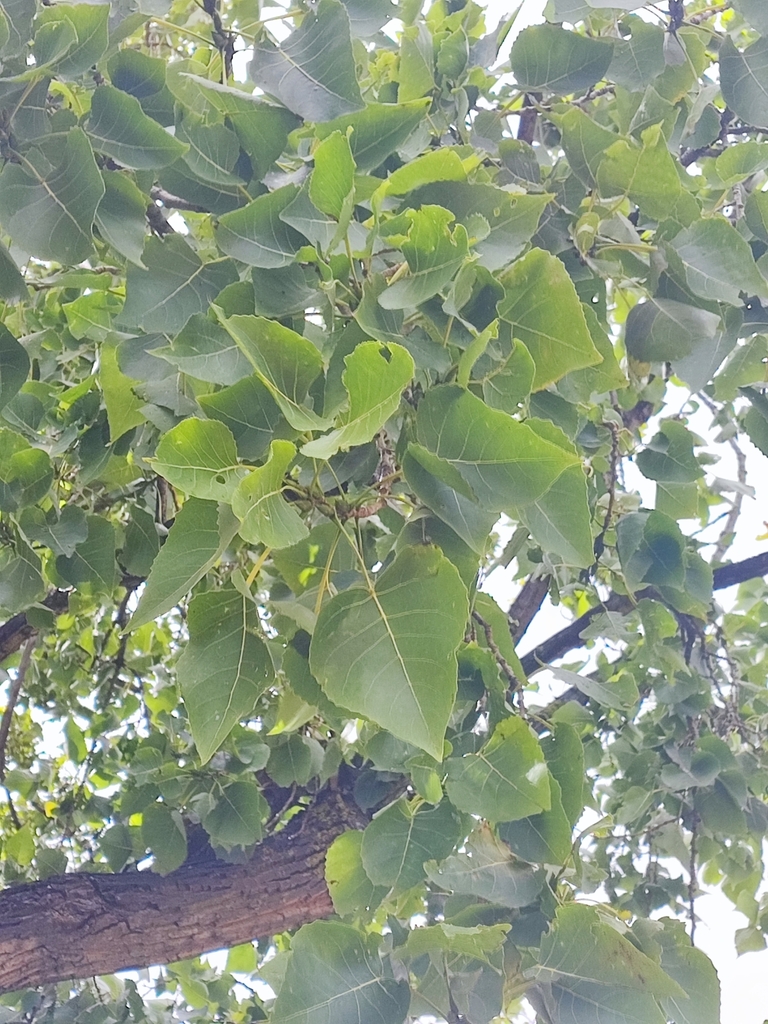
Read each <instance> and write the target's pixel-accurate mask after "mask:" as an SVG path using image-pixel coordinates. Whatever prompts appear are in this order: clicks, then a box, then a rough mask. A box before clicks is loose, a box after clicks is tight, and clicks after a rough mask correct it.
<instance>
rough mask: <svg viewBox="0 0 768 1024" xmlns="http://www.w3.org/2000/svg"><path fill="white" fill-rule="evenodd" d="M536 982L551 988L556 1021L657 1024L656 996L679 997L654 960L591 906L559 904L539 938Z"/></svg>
mask: <svg viewBox="0 0 768 1024" xmlns="http://www.w3.org/2000/svg"><path fill="white" fill-rule="evenodd" d="M534 970H535V977H536V980H537V981H540V982H545V983H547V984H549V985H551V986H552V993H551V998H552V1001H553V1004H554V1005H553V1013H554V1014H555V1015H556V1016H555V1019H556V1020H569V1019H570V1020H578V1021H583V1022H584V1024H598V1022H599V1021H606V1020H610V1021H611V1022H612V1024H613V1022H614V1021H615V1022H616V1024H636V1022H637V1021H643V1024H646V1022H647V1024H663V1022H664V1021H665V1020H666V1015H665V1014H663V1013H661V1011H660V1009H659V1006H658V1003H657V999H663V998H670V997H674V998H678V999H680V998H684V996H685V993H684V992H683V990H682V988H680V986H679V985H678V984H677V983H676V982H674V981H673V980H672V979H671V978H670V977H669V975H667V974H665V973H664V971H663V970H662V969H661V967H659V966H658V964H656V963H654V961H653V960H651V959H650V958H649V957H647V956H646V955H645V954H644V953H641V952H640V950H639V949H637V948H636V947H635V946H633V945H632V943H631V942H629V941H628V940H627V939H625V938H624V937H623V936H622V935H620V934H619V932H618V931H616V929H615V928H612V927H611V926H610V925H609V924H603V923H602V921H601V920H600V917H599V915H598V912H597V911H596V910H594V909H593V908H592V907H585V906H581V905H579V904H575V903H572V904H569V905H567V906H564V907H560V908H559V909H558V911H557V914H556V917H555V923H554V925H553V927H552V928H551V929H550V930H549V932H547V934H546V935H545V936H544V937H543V938H542V941H541V951H540V954H539V964H538V966H537V967H536V968H535V969H534Z"/></svg>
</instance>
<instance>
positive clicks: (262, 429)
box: [198, 335, 292, 462]
mask: <svg viewBox="0 0 768 1024" xmlns="http://www.w3.org/2000/svg"><path fill="white" fill-rule="evenodd" d="M227 337H229V336H228V335H227ZM238 354H240V353H239V350H238ZM248 369H251V367H250V366H249V367H248ZM198 402H199V403H200V406H201V408H202V410H203V412H204V413H205V415H206V416H208V417H209V418H210V419H214V420H221V422H222V423H224V424H225V425H226V426H227V427H229V429H230V430H231V431H232V436H233V437H234V439H235V444H236V445H237V452H238V455H239V456H240V458H241V459H246V460H247V461H249V462H253V461H254V460H255V459H260V458H261V457H262V456H263V454H264V452H265V451H266V450H267V448H269V442H270V441H271V440H272V438H273V437H274V436H275V434H276V433H278V434H279V435H282V436H285V433H286V432H289V436H291V433H292V432H291V430H290V428H289V427H288V425H287V424H286V422H285V419H284V418H283V414H282V413H281V412H280V409H279V408H278V406H277V403H276V402H275V400H274V398H273V397H272V395H271V394H270V393H269V391H268V390H267V388H266V387H265V385H264V384H262V382H261V381H260V380H259V378H258V377H257V376H256V374H251V376H250V377H246V378H245V379H244V380H241V381H238V383H237V384H233V385H232V387H229V388H222V390H221V391H215V392H214V393H213V394H211V395H201V396H200V398H199V399H198Z"/></svg>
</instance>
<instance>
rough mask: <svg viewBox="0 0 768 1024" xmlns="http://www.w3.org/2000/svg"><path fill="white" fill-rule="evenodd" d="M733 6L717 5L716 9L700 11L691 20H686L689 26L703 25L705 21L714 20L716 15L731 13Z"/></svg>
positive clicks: (710, 8)
mask: <svg viewBox="0 0 768 1024" xmlns="http://www.w3.org/2000/svg"><path fill="white" fill-rule="evenodd" d="M732 6H733V4H731V3H730V0H729V2H728V3H725V4H715V5H714V7H707V8H706V9H705V10H703V11H699V12H698V13H697V14H692V15H691V16H690V18H686V19H685V20H686V22H687V23H688V24H689V25H701V23H702V22H703V21H708V20H709V18H714V17H715V15H716V14H722V13H723V12H724V11H730V9H731V7H732Z"/></svg>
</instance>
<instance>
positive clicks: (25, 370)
mask: <svg viewBox="0 0 768 1024" xmlns="http://www.w3.org/2000/svg"><path fill="white" fill-rule="evenodd" d="M29 365H30V364H29V356H28V355H27V350H26V349H25V348H24V346H23V345H20V344H19V343H18V341H16V339H15V338H14V336H13V335H12V334H11V332H10V331H9V330H8V328H7V327H5V326H4V325H0V409H2V408H3V407H4V406H6V405H7V404H8V403H9V402H10V400H11V399H12V398H13V396H14V395H16V394H17V393H18V391H19V389H20V388H21V386H22V384H23V383H24V382H25V381H26V379H27V376H28V375H29Z"/></svg>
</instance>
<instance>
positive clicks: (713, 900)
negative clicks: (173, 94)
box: [477, 0, 768, 1024]
mask: <svg viewBox="0 0 768 1024" xmlns="http://www.w3.org/2000/svg"><path fill="white" fill-rule="evenodd" d="M477 2H479V3H482V0H477ZM545 2H546V0H524V3H523V7H522V9H521V11H520V14H519V15H518V17H517V20H516V23H515V28H514V31H513V33H510V36H512V37H514V35H516V34H517V33H518V32H519V31H521V30H522V29H523V28H524V27H525V26H526V25H530V24H534V23H536V22H539V21H542V20H543V17H542V11H543V9H544V6H545ZM766 2H768V0H766ZM486 6H487V9H488V22H489V25H493V24H494V22H495V21H498V20H500V19H501V18H502V17H505V16H507V15H508V14H509V12H510V10H511V9H514V4H510V3H509V2H505V0H489V2H488V3H487V5H486ZM510 42H511V39H508V44H509V43H510ZM699 419H700V424H701V425H698V424H697V423H696V421H695V420H694V421H693V422H692V429H693V430H694V431H696V430H698V432H699V433H700V434H702V435H703V436H706V434H707V431H706V429H705V427H706V426H707V425H708V422H709V417H708V414H707V413H706V412H705V413H704V416H701V417H699ZM744 448H745V450H748V451H747V463H748V475H749V482H750V484H751V485H752V486H753V487H755V489H756V492H757V493H756V498H755V499H750V498H746V499H745V500H744V503H743V506H742V514H741V517H740V520H739V524H738V536H737V538H736V540H735V541H734V544H733V546H732V547H731V549H730V551H729V557H731V558H732V559H733V560H735V561H738V560H740V559H743V558H748V557H750V556H751V555H754V554H756V553H757V552H758V551H760V550H764V543H763V544H760V543H759V542H758V541H757V538H758V537H759V536H760V535H761V534H763V533H765V532H766V527H765V525H764V520H765V519H768V477H767V475H766V472H765V469H766V465H765V457H764V456H763V455H761V454H760V453H759V452H758V451H757V450H756V449H755V448H753V447H752V445H751V444H749V442H745V443H744ZM730 454H731V453H730V450H727V451H726V450H724V449H723V462H722V463H721V464H720V465H719V466H717V467H716V472H717V475H718V476H721V477H725V478H727V479H731V480H734V479H736V474H735V468H734V467H733V463H732V461H731V459H730V458H729V455H730ZM628 482H629V481H628ZM643 485H644V486H643ZM632 486H637V487H638V489H640V490H641V492H642V493H644V497H646V495H647V497H646V502H647V504H648V506H649V507H653V500H652V499H653V485H649V484H648V482H647V481H643V478H642V477H641V476H640V474H639V473H637V479H633V480H632ZM493 582H494V585H493V586H492V587H488V588H486V589H489V590H493V593H494V596H495V597H497V599H499V600H501V601H502V602H503V603H504V604H505V605H506V604H509V602H510V600H511V596H512V592H511V588H510V587H509V584H508V582H506V581H505V582H506V585H505V583H504V582H502V580H498V581H497V580H494V581H493ZM505 591H506V593H505ZM727 593H728V592H724V593H721V594H719V595H718V597H719V599H720V600H721V601H724V600H727ZM566 621H569V620H568V618H567V617H566V616H564V615H563V613H562V612H560V611H559V610H558V609H556V608H553V607H551V606H550V607H549V609H546V608H545V609H544V613H543V614H540V615H539V616H538V618H537V619H536V622H535V624H534V626H532V627H531V629H530V631H529V633H528V634H526V638H525V644H524V646H523V648H522V650H523V652H525V651H527V650H530V649H531V648H532V647H534V646H536V644H537V643H540V642H541V641H542V640H544V639H546V638H547V637H548V636H550V635H551V634H552V633H554V632H556V631H557V629H559V628H561V627H562V625H563V624H564V622H566ZM696 911H697V914H698V916H699V918H700V921H699V923H698V925H697V930H696V945H697V946H698V947H699V948H700V949H702V950H704V952H705V953H707V955H708V956H709V957H710V958H711V959H712V961H713V963H714V964H715V967H716V968H717V972H718V974H719V976H720V984H721V988H722V1015H721V1024H768V950H763V951H761V952H759V953H746V954H745V955H743V956H741V957H737V956H736V951H735V948H734V933H735V931H736V930H737V929H738V928H744V927H745V926H746V925H747V923H748V922H747V918H746V917H745V916H744V915H743V914H741V913H739V912H738V911H736V910H734V909H733V905H732V904H731V902H730V901H729V900H728V899H726V897H725V896H723V895H722V894H721V893H719V892H712V893H708V894H707V895H704V896H702V897H700V898H699V899H698V900H697V901H696Z"/></svg>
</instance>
